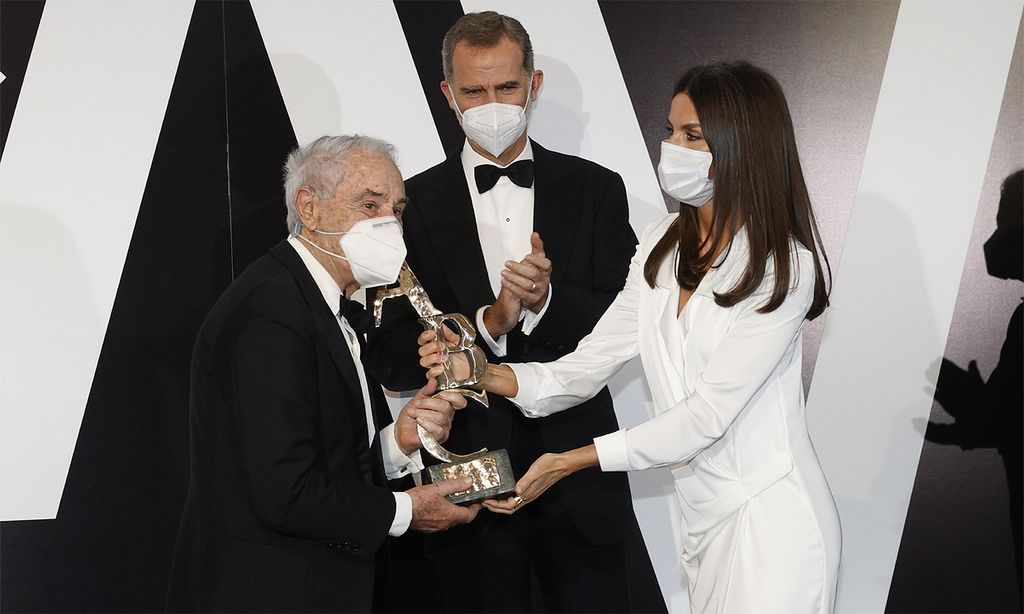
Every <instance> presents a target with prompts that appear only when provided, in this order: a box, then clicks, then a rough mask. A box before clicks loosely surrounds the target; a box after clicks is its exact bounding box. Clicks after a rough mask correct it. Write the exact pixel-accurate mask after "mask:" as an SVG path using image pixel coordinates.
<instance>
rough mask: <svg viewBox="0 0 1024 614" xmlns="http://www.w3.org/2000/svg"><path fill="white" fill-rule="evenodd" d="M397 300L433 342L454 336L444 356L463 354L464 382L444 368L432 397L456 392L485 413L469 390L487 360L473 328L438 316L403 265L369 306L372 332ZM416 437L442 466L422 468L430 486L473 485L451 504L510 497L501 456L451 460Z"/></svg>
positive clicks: (483, 397) (424, 435) (427, 438)
mask: <svg viewBox="0 0 1024 614" xmlns="http://www.w3.org/2000/svg"><path fill="white" fill-rule="evenodd" d="M400 296H404V297H407V298H408V299H409V302H410V303H412V306H413V309H415V310H416V313H417V314H418V315H419V316H420V324H422V325H423V328H424V329H426V330H432V331H434V334H435V335H437V339H439V340H444V339H445V335H444V328H445V327H446V326H447V327H448V329H449V330H451V331H452V332H455V333H458V335H459V341H458V343H457V344H456V345H454V346H449V345H448V344H447V343H445V346H446V348H447V349H446V352H447V353H448V354H458V353H464V354H466V358H467V359H468V361H469V376H468V377H466V378H464V379H458V378H456V377H455V374H454V373H453V371H452V367H451V364H450V363H449V364H446V365H445V367H444V372H443V373H441V374H440V375H438V376H437V392H438V393H440V392H444V391H450V392H456V393H458V394H461V395H463V396H465V397H468V398H470V399H472V400H474V401H476V402H478V403H480V404H481V405H483V406H484V407H487V406H488V403H487V392H485V391H478V390H473V389H472V388H470V387H471V386H475V385H476V384H479V383H480V381H481V380H483V378H484V375H485V374H486V373H487V357H486V356H485V355H484V352H483V350H481V349H480V348H479V347H477V346H476V345H475V344H474V343H473V341H474V340H475V339H476V329H475V328H474V327H473V324H472V323H471V322H470V321H469V319H468V318H467V317H466V316H464V315H462V314H461V313H447V314H443V313H441V311H440V310H438V309H437V308H436V307H434V305H433V304H432V303H431V302H430V298H428V297H427V292H426V291H425V290H424V289H423V286H421V285H420V282H419V280H418V279H416V275H414V274H413V272H412V269H410V268H409V265H408V264H406V263H404V262H403V263H402V270H401V271H400V272H399V273H398V284H397V285H395V286H393V287H390V288H383V289H381V290H378V291H377V297H376V298H375V299H374V301H373V318H374V323H375V324H376V326H380V320H381V312H382V310H383V304H384V301H386V300H388V299H390V298H395V297H400ZM416 432H417V434H419V437H420V442H421V443H422V444H423V449H424V450H426V451H427V452H429V453H430V455H431V456H433V457H434V458H436V459H437V460H439V461H442V463H443V464H441V465H433V466H430V467H427V472H428V474H429V476H430V481H431V482H439V481H442V480H452V479H457V478H463V477H468V478H472V480H473V485H472V486H471V487H470V488H469V489H468V490H464V491H460V492H457V493H454V494H452V495H449V496H448V499H449V500H450V501H451V502H452V503H472V502H474V501H480V500H483V499H490V498H495V497H498V496H501V495H506V494H509V493H511V492H514V490H515V476H514V475H513V473H512V463H511V462H510V461H509V458H508V452H507V451H505V450H494V451H488V450H487V448H483V449H482V450H479V451H477V452H473V453H472V454H455V453H454V452H451V451H449V450H447V449H445V447H444V446H442V445H441V444H440V443H439V442H438V441H437V440H436V439H434V437H433V435H431V434H430V433H428V432H427V431H426V430H425V429H424V428H423V427H422V426H419V425H416Z"/></svg>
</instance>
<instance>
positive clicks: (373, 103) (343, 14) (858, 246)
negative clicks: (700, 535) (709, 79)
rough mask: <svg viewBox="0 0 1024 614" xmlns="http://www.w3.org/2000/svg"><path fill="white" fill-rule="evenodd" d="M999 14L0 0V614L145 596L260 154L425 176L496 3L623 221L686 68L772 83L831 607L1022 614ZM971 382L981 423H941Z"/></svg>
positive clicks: (961, 1)
mask: <svg viewBox="0 0 1024 614" xmlns="http://www.w3.org/2000/svg"><path fill="white" fill-rule="evenodd" d="M1022 4H1024V2H1022V0H983V1H980V2H973V1H968V0H903V1H902V2H896V1H885V0H871V1H865V2H854V1H845V0H834V1H821V2H817V1H793V2H782V1H771V0H761V1H754V0H751V1H733V2H723V1H650V2H639V1H637V2H627V1H594V0H562V1H544V0H520V1H514V0H500V1H485V0H464V1H463V2H450V1H449V2H444V1H436V2H435V1H414V0H397V1H394V2H392V1H386V0H365V1H355V0H350V1H341V0H294V1H288V2H285V1H284V0H251V1H248V2H247V1H242V0H234V1H214V0H209V1H202V0H200V1H199V2H195V1H194V0H159V1H151V2H139V1H137V0H136V1H132V0H119V1H118V0H89V1H88V2H85V1H74V0H45V2H44V1H42V0H0V73H2V76H0V79H2V81H0V521H3V522H2V523H0V609H2V610H3V611H7V612H18V611H38V612H42V611H61V612H71V611H76V612H77V611H112V612H113V611H156V610H160V609H161V608H162V605H163V597H164V591H165V588H166V581H167V575H168V571H169V568H170V561H171V554H172V550H173V543H174V537H175V533H176V530H177V522H178V516H179V514H180V511H181V508H182V505H183V503H184V494H185V486H186V477H187V466H186V458H187V450H186V446H187V405H188V363H189V356H190V352H191V345H192V340H193V338H194V336H195V333H196V331H197V329H198V326H199V324H200V322H201V321H202V318H203V317H204V315H205V313H206V311H207V309H209V307H210V306H211V305H212V304H213V301H214V300H215V299H216V297H217V296H218V295H219V293H220V292H221V291H222V290H223V289H224V288H225V287H226V286H227V285H228V284H229V283H230V282H231V280H232V279H233V277H234V276H236V275H237V274H238V273H239V272H240V271H241V270H242V269H244V268H245V266H246V265H247V264H248V263H249V262H251V261H252V260H253V259H255V258H256V257H258V256H259V255H261V254H262V253H263V252H264V251H265V250H266V248H267V247H269V246H270V245H272V244H273V243H275V242H276V241H278V240H280V239H281V238H282V237H283V236H284V235H285V232H286V231H285V226H284V221H283V218H284V206H283V202H282V190H281V165H282V162H283V160H284V156H285V154H286V153H287V152H288V150H289V149H290V148H292V147H294V146H295V144H296V143H297V142H298V143H305V142H307V141H309V140H312V139H313V138H315V137H317V136H319V135H321V134H327V133H330V134H339V133H349V132H361V133H366V134H372V135H375V136H379V137H382V138H385V139H387V140H390V141H392V142H393V143H395V144H396V145H397V146H398V147H399V150H400V163H401V164H400V167H401V170H402V172H403V174H404V175H405V176H410V175H412V174H415V173H417V172H419V171H421V170H423V169H425V168H427V167H429V166H431V165H433V164H435V163H436V162H438V161H440V160H441V159H442V158H443V157H444V155H445V152H447V151H451V150H452V148H455V147H458V146H459V145H460V144H461V132H460V130H459V127H458V125H457V123H456V122H455V120H454V118H453V116H452V114H451V112H450V111H449V110H448V109H447V106H446V105H445V104H444V101H443V98H442V96H441V94H440V91H439V89H438V82H439V81H440V79H441V72H440V52H439V49H440V41H441V37H442V36H443V34H444V31H445V30H446V29H447V28H448V27H449V26H450V25H451V23H452V22H453V21H454V20H455V19H457V18H458V16H460V15H461V14H463V12H468V11H477V10H485V9H495V10H498V11H501V12H505V13H508V14H510V15H513V16H516V17H517V18H519V19H520V20H521V21H522V22H523V24H524V25H525V26H526V28H527V29H528V30H529V31H530V33H531V35H532V37H533V42H534V47H535V51H536V64H537V67H538V68H540V69H542V70H544V72H545V75H546V78H545V82H544V88H543V90H542V91H541V95H540V100H539V102H538V103H537V105H536V106H535V109H534V114H533V117H532V120H531V128H530V130H531V135H533V136H534V137H535V138H536V139H537V140H539V141H540V142H541V143H543V144H544V145H545V146H547V147H549V148H553V149H556V150H560V151H564V152H567V153H574V154H578V155H582V156H584V157H587V158H590V159H593V160H595V161H597V162H599V163H601V164H603V165H605V166H608V167H610V168H612V169H614V170H616V171H618V172H620V173H621V174H622V175H623V178H624V179H625V182H626V186H627V191H628V193H629V198H630V217H631V219H630V222H631V224H632V225H633V226H634V227H635V228H636V229H637V231H638V232H639V231H640V230H641V229H642V228H643V227H644V226H645V225H647V224H648V223H650V222H651V221H653V220H655V219H657V218H658V217H659V216H660V215H661V214H662V213H663V212H664V211H665V208H666V203H665V201H664V199H663V198H662V196H661V193H660V191H659V189H658V185H657V179H656V176H655V172H654V167H655V165H656V163H657V157H658V142H659V140H660V139H662V138H663V133H664V128H663V125H664V124H665V119H664V118H665V115H666V113H667V107H668V102H669V96H670V94H671V88H672V85H673V83H674V80H675V79H676V78H677V77H678V75H679V74H680V73H681V72H682V71H683V69H684V68H685V67H687V66H689V65H691V64H694V63H703V62H707V61H712V60H719V59H740V58H743V59H749V60H751V61H752V62H754V63H756V64H759V65H761V66H764V67H765V68H767V69H768V70H770V71H771V72H772V73H774V74H775V75H776V76H777V77H778V78H779V80H780V81H781V82H782V85H783V87H784V88H785V90H786V92H787V95H788V97H789V101H790V106H791V109H792V112H793V115H794V120H795V123H796V130H797V138H798V141H799V144H800V147H801V155H802V160H803V163H804V169H805V172H806V174H807V175H808V179H809V183H810V189H811V196H812V198H813V200H814V203H815V206H816V209H817V212H818V215H819V222H820V224H821V226H822V231H823V235H824V239H825V244H826V248H827V251H828V254H829V256H830V258H831V260H832V263H833V268H834V271H835V291H834V294H833V307H832V308H831V309H830V310H829V311H828V312H826V316H824V317H823V318H820V319H819V320H817V321H815V322H814V323H812V324H811V325H810V326H809V328H808V332H807V335H806V348H805V360H806V364H805V368H804V380H805V385H806V386H807V389H808V420H809V425H810V428H811V434H812V438H813V440H814V443H815V446H816V448H817V451H818V454H819V457H820V458H821V461H822V464H823V467H824V469H825V471H826V475H827V476H828V478H829V482H830V484H831V486H832V489H833V492H834V494H835V497H836V500H837V503H838V505H839V510H840V517H841V520H842V525H843V538H844V540H843V564H842V570H841V576H840V594H839V602H838V611H839V612H841V613H859V612H883V611H886V612H1012V611H1018V612H1019V611H1021V603H1020V581H1021V577H1020V566H1019V565H1020V561H1019V557H1020V541H1019V540H1020V528H1021V527H1020V523H1021V518H1020V500H1021V483H1020V475H1021V467H1020V462H1021V461H1020V459H1021V456H1020V449H1021V432H1020V424H1021V422H1020V415H1021V412H1022V407H1021V385H1022V384H1021V368H1020V355H1021V345H1022V343H1024V341H1022V339H1021V337H1020V331H1019V329H1016V333H1014V329H1008V326H1009V324H1010V321H1011V315H1012V314H1014V313H1015V312H1016V313H1017V316H1016V317H1017V318H1018V320H1019V317H1020V313H1019V309H1020V305H1021V300H1022V299H1021V296H1022V292H1024V288H1022V284H1021V282H1020V281H1016V280H1003V279H998V278H997V277H994V276H991V275H989V273H988V271H987V269H986V264H985V256H984V254H983V250H982V244H983V243H984V242H985V241H986V240H987V239H988V237H989V236H990V235H991V234H992V232H993V230H994V229H995V228H996V218H997V215H996V214H997V209H998V208H999V201H1000V189H1001V186H1002V185H1003V183H1004V180H1006V179H1007V178H1008V177H1010V176H1011V175H1013V173H1014V172H1015V171H1018V170H1019V169H1021V168H1022V167H1024V66H1022V53H1024V51H1022V41H1021V13H1022ZM1018 181H1019V179H1018ZM1017 185H1018V186H1019V183H1018V184H1017ZM1017 189H1019V187H1018V188H1017ZM1016 198H1017V199H1019V196H1017V197H1016ZM1015 206H1016V207H1017V209H1018V213H1017V216H1018V217H1017V220H1018V222H1017V223H1018V224H1019V219H1020V218H1019V215H1020V213H1019V208H1020V207H1021V206H1022V205H1021V203H1020V202H1019V200H1018V201H1017V202H1016V205H1015ZM1001 219H1002V218H1001ZM1014 257H1016V258H1017V259H1018V260H1017V263H1018V265H1019V262H1020V259H1024V255H1022V254H1021V252H1020V250H1019V249H1018V250H1017V252H1016V254H1015V256H1014ZM1018 326H1019V323H1018ZM1008 335H1009V336H1008ZM1014 352H1015V354H1014ZM1014 356H1015V357H1016V358H1015V360H1016V361H1017V362H1016V363H1013V362H1012V361H1013V360H1014V358H1013V357H1014ZM943 357H946V359H947V365H946V367H945V368H940V364H941V359H942V358H943ZM972 365H973V366H972ZM953 367H956V368H953ZM958 369H960V370H962V372H961V371H960V370H958ZM995 372H998V373H1002V374H1004V376H1002V377H1004V378H1005V373H1011V374H1013V375H1012V377H1011V378H1010V381H1011V385H1010V386H1009V388H1006V389H1007V390H1009V391H1010V393H1009V396H1006V395H1004V396H1002V397H998V398H997V399H996V402H997V403H1002V405H999V407H998V408H997V409H998V411H999V412H1001V413H1000V415H1001V416H1004V417H1005V416H1008V417H1009V419H1001V420H1002V421H997V422H996V423H995V424H998V425H999V428H1000V429H1001V431H1000V432H998V433H987V434H986V433H981V434H978V433H977V432H974V433H973V434H970V433H967V431H968V429H967V425H968V424H969V423H971V420H970V417H971V415H972V412H973V413H974V414H980V413H981V412H983V411H986V412H990V413H991V411H992V409H991V407H982V405H983V403H982V401H980V400H979V398H980V397H979V395H972V394H969V393H970V392H971V391H976V390H979V389H978V388H977V386H978V385H980V386H982V388H984V387H985V384H986V382H988V383H989V384H991V383H992V382H994V381H995V380H996V379H999V377H997V376H996V375H993V373H995ZM940 373H941V375H940ZM638 374H639V367H638V366H637V365H631V366H630V367H627V369H625V370H624V372H623V373H622V374H620V375H619V376H618V377H617V379H616V382H615V385H614V387H613V389H614V391H615V393H616V403H617V410H618V412H619V417H620V422H621V423H622V424H624V425H631V424H636V423H637V422H639V421H641V420H643V419H644V418H645V416H647V415H648V412H649V411H650V410H649V397H648V393H647V391H646V389H645V387H644V384H643V383H642V381H641V380H640V379H639V378H638ZM958 375H960V377H957V376H958ZM972 386H973V387H972ZM992 387H993V386H988V388H992ZM1004 388H1005V386H1004ZM936 389H938V390H939V391H940V392H939V393H936V392H935V391H936ZM958 392H959V394H957V393H958ZM1014 395H1015V396H1014ZM991 397H992V395H991V394H986V395H985V398H986V399H990V398H991ZM986 402H988V403H990V404H991V400H990V401H986ZM977 422H978V421H977V420H975V421H974V422H973V423H974V424H977ZM990 422H991V421H989V423H990ZM989 423H986V424H989ZM1007 425H1009V426H1007ZM990 427H991V424H990ZM976 430H977V429H975V431H976ZM631 482H632V486H633V494H634V507H635V509H636V512H637V517H638V519H639V521H640V525H641V530H642V532H643V537H644V541H645V543H646V549H647V552H648V554H649V556H650V559H651V562H652V563H653V566H654V569H655V572H656V574H657V581H658V584H659V585H660V590H661V595H660V596H657V595H656V596H654V597H655V599H654V601H659V599H658V598H659V597H660V598H663V599H664V603H665V605H666V607H667V608H668V610H669V611H671V612H686V611H687V605H686V595H685V587H684V584H683V582H682V579H681V568H680V564H679V553H678V551H677V544H678V543H679V538H678V535H679V531H680V526H679V522H680V520H679V517H678V510H676V509H675V508H674V505H675V503H674V499H673V494H672V486H671V482H670V480H669V479H668V475H667V473H665V472H662V471H649V472H644V473H640V474H637V475H633V476H631ZM1014 529H1016V530H1014ZM1015 540H1016V541H1015ZM1015 556H1016V557H1017V559H1016V562H1015Z"/></svg>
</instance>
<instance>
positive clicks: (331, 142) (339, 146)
mask: <svg viewBox="0 0 1024 614" xmlns="http://www.w3.org/2000/svg"><path fill="white" fill-rule="evenodd" d="M353 151H370V152H375V153H379V154H383V155H385V156H387V157H388V158H389V159H391V161H392V162H395V163H396V164H397V156H398V150H397V149H396V148H395V146H394V145H392V144H391V143H388V142H386V141H382V140H380V139H375V138H373V137H372V136H364V135H361V134H351V135H342V136H322V137H320V138H318V139H317V140H315V141H313V142H312V143H310V144H308V145H305V146H303V147H296V148H295V149H294V150H293V151H292V152H291V153H290V154H288V159H287V160H285V163H284V204H285V206H286V207H287V209H288V217H287V218H286V221H287V223H288V232H291V233H293V234H294V233H295V232H296V228H297V226H296V225H297V223H298V222H299V215H298V213H296V211H295V196H296V195H297V194H298V193H299V190H300V189H302V188H303V187H308V188H310V189H312V190H313V193H314V194H316V195H317V196H318V197H319V198H326V199H330V198H333V197H334V191H335V190H336V189H337V188H338V186H339V185H341V182H342V181H344V180H345V169H346V162H345V159H346V158H347V157H348V154H349V153H351V152H353Z"/></svg>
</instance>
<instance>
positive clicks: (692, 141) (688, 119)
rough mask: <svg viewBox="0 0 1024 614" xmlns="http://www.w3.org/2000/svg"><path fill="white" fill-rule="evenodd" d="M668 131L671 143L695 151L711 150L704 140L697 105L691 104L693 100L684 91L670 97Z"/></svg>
mask: <svg viewBox="0 0 1024 614" xmlns="http://www.w3.org/2000/svg"><path fill="white" fill-rule="evenodd" d="M668 131H669V132H670V133H671V134H670V136H669V138H668V142H669V143H672V144H673V145H679V146H681V147H687V148H689V149H695V150H697V151H707V152H710V151H711V150H710V149H709V148H708V143H707V141H705V140H704V131H703V129H701V127H700V117H698V116H697V107H695V106H693V101H692V100H690V97H689V96H687V95H686V94H685V93H680V94H676V95H675V97H674V98H672V106H670V107H669V110H668Z"/></svg>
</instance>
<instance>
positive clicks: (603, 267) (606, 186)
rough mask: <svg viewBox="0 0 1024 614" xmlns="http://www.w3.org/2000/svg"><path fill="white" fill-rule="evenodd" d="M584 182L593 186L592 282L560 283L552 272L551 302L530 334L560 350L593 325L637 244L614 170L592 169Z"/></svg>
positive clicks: (565, 349)
mask: <svg viewBox="0 0 1024 614" xmlns="http://www.w3.org/2000/svg"><path fill="white" fill-rule="evenodd" d="M602 179H603V181H602ZM587 182H588V183H589V185H590V186H594V187H595V190H596V192H595V197H594V205H593V207H594V209H593V212H594V213H593V215H594V221H593V226H592V228H593V234H594V236H593V239H592V244H593V246H594V248H593V250H592V253H591V255H590V263H589V267H588V268H589V270H590V271H591V272H592V275H593V277H592V283H591V284H589V287H582V286H578V285H574V284H572V283H559V281H558V279H559V274H558V271H553V272H552V273H553V281H552V295H551V303H550V304H549V305H548V309H547V311H546V312H545V313H544V317H543V318H541V321H540V323H539V324H538V325H537V328H535V329H534V330H533V332H532V333H531V334H530V341H531V342H533V343H538V344H542V345H547V346H550V347H552V348H554V349H556V350H557V351H558V353H560V354H562V353H565V352H568V351H571V350H572V349H574V348H575V347H576V344H577V343H579V341H580V339H582V338H583V337H585V336H586V335H588V334H589V333H590V331H592V330H593V329H594V325H595V324H597V321H598V320H600V319H601V316H602V315H604V312H605V311H606V310H607V309H608V306H609V305H611V303H612V301H613V300H615V297H616V296H617V295H618V293H619V291H620V290H622V288H623V286H625V284H626V275H627V274H628V273H629V262H630V260H631V259H632V257H633V253H634V252H635V251H636V245H637V240H636V234H634V232H633V227H632V226H630V225H629V203H628V201H627V200H626V187H625V185H624V184H623V183H622V178H621V177H620V176H619V175H618V173H612V172H610V171H603V172H602V173H591V174H590V176H589V177H588V178H587ZM543 238H544V237H541V239H542V240H543ZM554 266H555V267H557V266H558V263H555V265H554Z"/></svg>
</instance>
